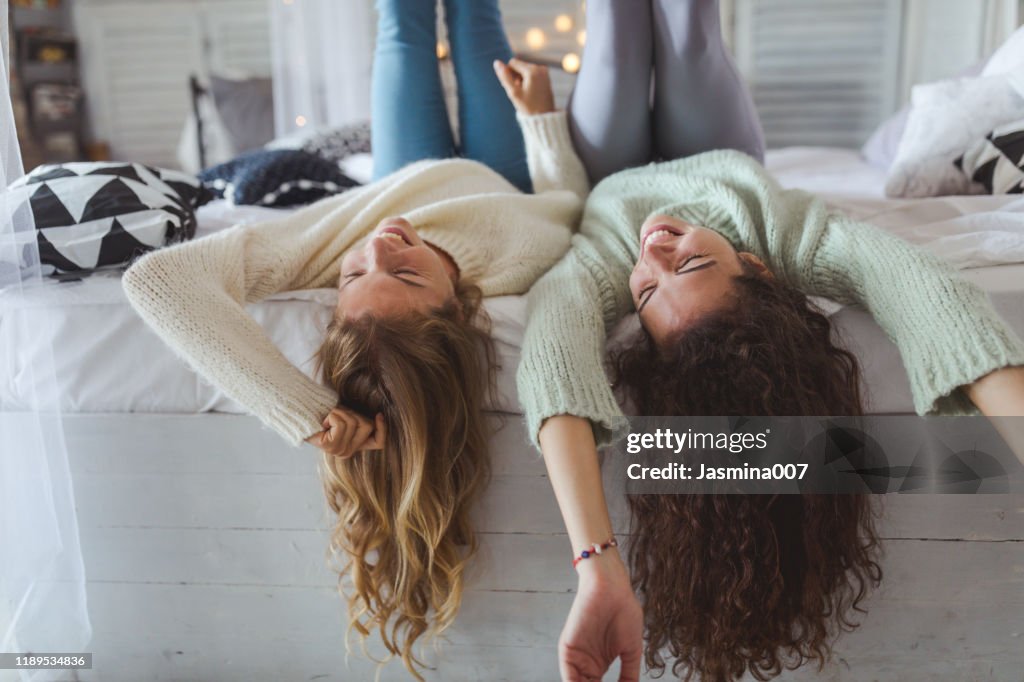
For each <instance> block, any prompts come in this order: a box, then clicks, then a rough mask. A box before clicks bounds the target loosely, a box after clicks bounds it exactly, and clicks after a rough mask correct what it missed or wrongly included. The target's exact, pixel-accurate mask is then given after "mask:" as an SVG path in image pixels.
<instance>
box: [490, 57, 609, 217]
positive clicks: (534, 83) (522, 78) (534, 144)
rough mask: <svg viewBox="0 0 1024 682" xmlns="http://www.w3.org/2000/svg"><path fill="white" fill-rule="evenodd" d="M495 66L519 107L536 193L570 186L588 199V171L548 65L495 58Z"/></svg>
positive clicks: (519, 118) (510, 98) (570, 189)
mask: <svg viewBox="0 0 1024 682" xmlns="http://www.w3.org/2000/svg"><path fill="white" fill-rule="evenodd" d="M493 66H494V71H495V73H496V74H497V76H498V81H499V82H500V83H501V86H502V87H503V88H504V89H505V94H506V95H508V99H509V100H510V101H511V102H512V105H513V106H514V107H515V110H516V121H517V122H518V123H519V127H520V129H521V130H522V132H523V137H524V139H525V141H526V160H527V165H528V167H529V170H530V180H531V182H532V184H533V191H534V193H538V194H539V193H541V192H548V191H551V190H560V189H567V190H569V191H570V192H573V193H574V194H576V196H578V197H579V198H580V200H581V201H582V200H584V199H586V198H587V193H588V192H589V191H590V185H589V183H588V181H587V171H586V170H585V169H584V168H583V162H582V161H580V157H579V156H577V155H576V150H575V148H574V147H573V144H572V139H571V138H570V136H569V124H568V120H567V119H566V114H565V112H564V111H558V110H556V108H555V95H554V93H553V92H552V90H551V80H550V77H549V75H548V69H547V67H546V66H542V65H539V64H531V63H529V62H524V61H522V60H521V59H510V60H509V61H508V63H505V62H502V61H500V60H495V61H494V64H493Z"/></svg>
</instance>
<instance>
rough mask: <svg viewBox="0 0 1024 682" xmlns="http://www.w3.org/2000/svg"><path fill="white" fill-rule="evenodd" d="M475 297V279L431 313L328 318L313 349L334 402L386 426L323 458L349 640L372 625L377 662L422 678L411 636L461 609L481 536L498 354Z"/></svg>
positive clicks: (433, 629) (437, 628)
mask: <svg viewBox="0 0 1024 682" xmlns="http://www.w3.org/2000/svg"><path fill="white" fill-rule="evenodd" d="M480 300H481V295H480V290H479V289H478V288H476V287H474V286H471V285H460V286H459V287H458V288H457V291H456V297H455V299H453V300H451V301H450V302H449V303H448V304H446V305H444V306H443V307H441V308H440V309H437V310H434V311H432V312H431V313H429V314H423V313H413V314H406V315H402V316H389V317H382V318H374V317H370V316H363V317H361V318H359V319H355V320H350V319H345V318H343V317H336V318H335V319H334V320H333V321H332V322H331V323H330V324H329V325H328V327H327V334H326V337H325V339H324V341H323V344H322V345H321V346H320V348H319V350H318V352H317V370H318V371H320V370H321V369H322V374H321V376H322V377H323V380H324V381H325V383H326V384H327V385H328V386H330V387H331V388H333V389H335V390H336V391H337V392H338V396H339V397H338V404H339V405H343V406H345V407H346V408H348V409H351V410H355V411H356V412H359V413H361V414H363V415H365V416H367V417H368V418H370V419H371V420H372V419H373V418H374V415H376V414H378V413H383V415H384V419H385V422H386V425H387V437H386V444H385V447H384V450H383V451H375V452H373V451H366V452H359V453H356V455H355V456H353V457H351V458H349V459H347V460H340V459H337V458H334V457H332V456H331V455H328V454H326V453H324V454H323V456H322V459H321V461H320V475H321V480H322V482H323V488H324V493H325V494H326V496H327V502H328V505H329V506H330V508H331V509H332V510H333V511H334V512H335V513H336V514H337V523H336V525H335V527H334V529H333V532H332V535H331V543H330V548H329V554H330V555H331V556H333V557H336V556H338V555H341V556H344V557H346V558H347V563H345V565H344V566H343V567H342V568H340V569H338V568H335V570H336V571H337V572H338V574H339V575H338V589H339V592H340V593H341V594H342V596H343V597H344V598H345V599H346V600H347V603H348V619H349V624H348V629H347V630H346V635H345V646H346V650H349V649H350V645H349V635H350V634H351V632H352V630H355V631H356V632H357V633H358V634H359V637H360V643H361V644H362V645H363V650H364V652H365V644H366V638H367V637H368V636H369V634H370V633H371V631H372V630H374V629H376V630H377V631H378V632H379V633H380V636H381V639H382V640H383V643H384V646H385V647H386V648H387V650H388V652H389V655H388V657H387V658H386V659H384V661H380V663H384V662H386V661H387V660H390V659H391V658H393V657H394V656H400V657H401V659H402V662H403V663H404V665H405V667H406V668H407V669H408V670H409V672H410V673H411V674H412V675H413V676H415V677H416V678H417V679H419V680H422V679H423V678H422V677H421V676H420V674H419V673H418V672H417V670H416V666H425V664H424V663H423V662H421V661H420V660H419V659H418V658H416V657H415V656H414V655H413V653H412V648H413V644H414V643H415V642H416V640H418V639H419V638H420V637H421V636H423V635H425V634H426V635H428V639H434V638H435V637H436V636H437V635H439V634H440V633H441V632H443V631H444V630H445V629H447V628H448V627H449V626H450V625H451V624H452V622H453V621H454V619H455V616H456V614H457V613H458V610H459V605H460V603H461V600H462V590H463V577H464V572H465V569H466V566H467V564H468V562H469V560H470V558H471V557H472V556H473V555H474V554H475V553H476V551H477V546H478V545H477V538H476V535H475V533H474V531H473V528H472V526H471V523H470V508H471V507H472V505H473V503H474V502H475V501H476V500H477V499H478V497H479V496H480V493H481V492H482V491H483V489H484V488H485V487H486V485H487V482H488V480H489V477H490V461H489V457H488V452H487V440H488V432H487V428H486V425H485V423H484V419H483V409H484V403H485V400H486V399H488V398H489V397H491V396H492V395H493V391H494V374H495V372H496V369H497V363H496V356H495V351H494V344H493V341H492V340H491V337H490V333H489V329H488V327H489V324H488V321H487V318H486V315H485V314H484V313H483V311H482V310H481V308H480ZM460 546H461V547H460ZM371 555H374V556H373V560H371ZM346 576H347V577H348V578H349V580H350V581H351V589H350V590H346V587H345V585H344V582H345V579H346ZM431 610H433V612H434V614H433V618H432V619H431V618H429V617H428V614H429V612H430V611H431ZM392 619H393V621H394V622H393V623H392V624H391V626H390V628H389V627H388V625H389V622H390V621H392ZM435 644H436V642H435Z"/></svg>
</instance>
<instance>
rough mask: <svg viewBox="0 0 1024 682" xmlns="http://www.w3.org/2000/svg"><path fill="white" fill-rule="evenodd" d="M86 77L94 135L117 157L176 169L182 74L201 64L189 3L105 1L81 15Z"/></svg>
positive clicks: (184, 86) (183, 102) (184, 94)
mask: <svg viewBox="0 0 1024 682" xmlns="http://www.w3.org/2000/svg"><path fill="white" fill-rule="evenodd" d="M79 31H80V33H81V34H82V36H83V40H82V44H83V49H82V51H83V61H84V65H85V69H84V80H85V88H86V92H87V93H88V97H87V100H86V101H87V103H88V106H89V111H90V114H91V120H92V124H93V127H94V133H95V136H96V137H97V138H99V139H104V140H108V141H109V142H110V147H111V154H112V156H113V158H115V159H124V160H131V161H141V162H143V163H151V164H155V165H159V166H165V167H171V168H174V167H177V165H178V164H177V160H176V158H175V149H176V147H177V144H178V138H179V135H180V133H181V129H182V125H183V124H184V122H185V118H186V116H187V115H188V111H189V106H190V104H189V94H188V76H189V74H190V73H192V72H197V71H199V69H200V68H201V36H202V34H201V28H200V24H199V21H198V18H197V15H196V13H195V7H194V6H193V5H192V3H178V2H175V3H159V4H156V3H153V4H149V5H142V4H141V3H131V4H120V3H111V4H103V5H99V6H89V5H86V6H85V7H83V8H82V10H81V11H80V12H79Z"/></svg>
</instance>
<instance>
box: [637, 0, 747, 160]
mask: <svg viewBox="0 0 1024 682" xmlns="http://www.w3.org/2000/svg"><path fill="white" fill-rule="evenodd" d="M652 3H653V6H652V11H653V14H654V116H653V121H654V143H655V150H656V152H657V154H658V156H659V157H661V158H663V159H676V158H681V157H684V156H689V155H691V154H697V153H700V152H703V151H708V150H711V149H723V148H732V149H738V150H740V151H743V152H746V153H748V154H750V155H751V156H753V157H754V158H756V159H757V160H758V161H761V162H763V161H764V133H763V132H762V130H761V121H760V119H759V118H758V116H757V110H756V109H755V108H754V101H753V98H752V97H751V95H750V90H749V89H748V88H747V86H746V84H745V83H744V82H743V79H742V77H740V74H739V72H738V71H737V70H736V66H735V64H734V63H733V60H732V58H731V57H730V55H729V53H728V52H727V51H726V49H725V45H724V44H723V41H722V28H721V22H720V19H719V12H720V10H719V7H718V0H652Z"/></svg>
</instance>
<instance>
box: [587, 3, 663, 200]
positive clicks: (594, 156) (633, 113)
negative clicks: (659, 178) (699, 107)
mask: <svg viewBox="0 0 1024 682" xmlns="http://www.w3.org/2000/svg"><path fill="white" fill-rule="evenodd" d="M653 53H654V48H653V40H652V34H651V2H650V0H587V43H586V46H585V48H584V50H583V59H582V63H581V65H580V72H579V75H578V76H577V77H576V84H575V86H574V87H573V91H572V96H571V97H570V99H569V106H568V110H569V129H570V131H571V133H572V140H573V145H574V146H575V148H576V153H577V154H578V155H579V157H580V159H582V160H583V165H584V166H586V168H587V174H588V175H589V176H590V181H591V182H592V183H595V184H596V183H597V182H598V181H599V180H601V179H602V178H604V177H605V176H607V175H610V174H611V173H614V172H615V171H618V170H622V169H623V168H628V167H630V166H637V165H642V164H645V163H647V162H649V161H650V160H651V150H652V143H651V110H650V95H651V67H652V60H653Z"/></svg>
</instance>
